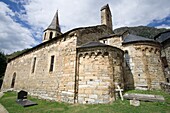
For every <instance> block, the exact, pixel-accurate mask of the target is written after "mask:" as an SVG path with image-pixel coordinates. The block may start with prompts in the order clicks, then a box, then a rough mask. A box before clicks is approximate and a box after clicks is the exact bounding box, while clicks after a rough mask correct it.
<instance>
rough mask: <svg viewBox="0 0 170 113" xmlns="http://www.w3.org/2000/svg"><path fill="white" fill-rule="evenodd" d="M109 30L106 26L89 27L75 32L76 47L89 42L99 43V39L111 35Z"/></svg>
mask: <svg viewBox="0 0 170 113" xmlns="http://www.w3.org/2000/svg"><path fill="white" fill-rule="evenodd" d="M112 33H113V31H111V30H110V29H109V28H107V26H106V25H99V26H95V27H89V28H88V29H81V30H78V31H77V34H78V37H79V38H78V39H77V46H81V45H82V44H85V43H88V42H90V41H99V38H101V37H103V36H107V35H109V34H112Z"/></svg>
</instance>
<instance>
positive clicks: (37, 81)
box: [2, 35, 77, 103]
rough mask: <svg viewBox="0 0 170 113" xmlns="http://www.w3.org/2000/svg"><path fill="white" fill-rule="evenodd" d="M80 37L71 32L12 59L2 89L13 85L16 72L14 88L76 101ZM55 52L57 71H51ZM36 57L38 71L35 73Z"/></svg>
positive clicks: (57, 99) (51, 97)
mask: <svg viewBox="0 0 170 113" xmlns="http://www.w3.org/2000/svg"><path fill="white" fill-rule="evenodd" d="M76 39H77V37H75V36H72V37H69V35H68V36H66V37H64V38H62V39H58V40H54V41H52V42H50V43H47V44H46V45H43V46H42V47H41V48H38V49H36V50H34V51H31V52H30V53H28V54H25V55H23V56H21V57H18V58H16V59H15V60H12V61H11V62H10V63H8V66H7V70H6V74H5V78H4V82H3V86H2V90H6V89H9V88H10V87H11V82H12V77H13V74H14V73H16V80H15V86H14V90H26V91H28V92H29V93H30V94H31V95H34V96H39V97H40V98H44V99H50V100H56V101H63V102H70V103H73V102H74V83H75V82H74V81H75V59H76ZM52 55H54V70H53V72H49V68H50V60H51V56H52ZM34 57H36V63H35V72H34V73H32V72H31V70H32V66H33V59H34Z"/></svg>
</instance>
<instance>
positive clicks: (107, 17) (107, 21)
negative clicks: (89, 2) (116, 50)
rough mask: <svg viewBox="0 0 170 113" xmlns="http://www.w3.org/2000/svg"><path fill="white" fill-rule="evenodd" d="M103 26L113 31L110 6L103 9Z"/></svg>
mask: <svg viewBox="0 0 170 113" xmlns="http://www.w3.org/2000/svg"><path fill="white" fill-rule="evenodd" d="M100 11H101V24H102V25H106V26H107V27H108V28H110V29H111V30H112V14H111V11H110V8H109V5H108V4H107V5H105V6H103V7H102V8H101V10H100Z"/></svg>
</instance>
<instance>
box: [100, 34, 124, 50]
mask: <svg viewBox="0 0 170 113" xmlns="http://www.w3.org/2000/svg"><path fill="white" fill-rule="evenodd" d="M100 42H101V43H105V44H107V45H111V46H114V47H117V48H120V49H122V38H121V37H120V36H112V37H108V38H104V39H100Z"/></svg>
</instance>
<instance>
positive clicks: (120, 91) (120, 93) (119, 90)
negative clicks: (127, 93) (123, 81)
mask: <svg viewBox="0 0 170 113" xmlns="http://www.w3.org/2000/svg"><path fill="white" fill-rule="evenodd" d="M116 86H117V89H115V91H116V92H119V95H120V98H121V100H122V101H123V95H122V91H123V89H120V86H119V85H118V84H116Z"/></svg>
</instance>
